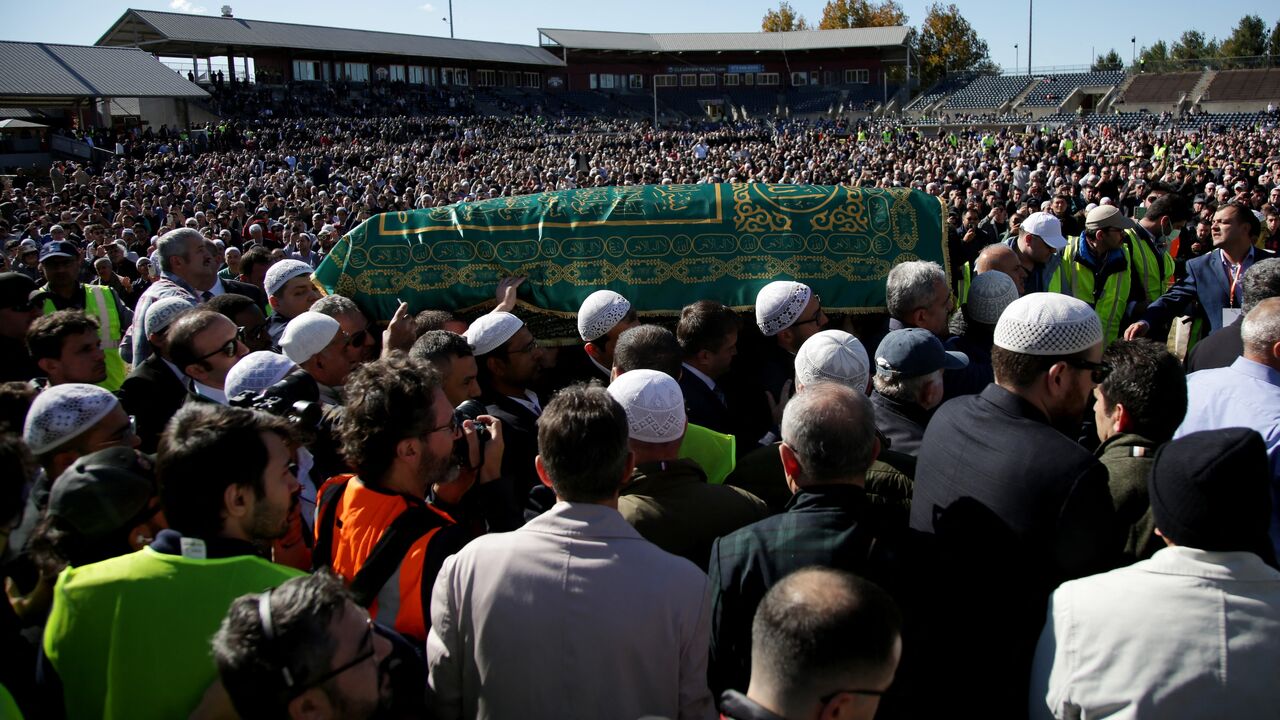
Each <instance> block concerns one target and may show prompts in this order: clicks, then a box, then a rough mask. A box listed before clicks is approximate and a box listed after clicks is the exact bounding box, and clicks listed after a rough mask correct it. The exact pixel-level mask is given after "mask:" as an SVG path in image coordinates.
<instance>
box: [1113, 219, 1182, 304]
mask: <svg viewBox="0 0 1280 720" xmlns="http://www.w3.org/2000/svg"><path fill="white" fill-rule="evenodd" d="M1124 234H1125V236H1126V237H1127V238H1128V239H1127V240H1126V241H1125V249H1126V250H1128V251H1129V256H1130V257H1132V258H1133V263H1134V265H1136V266H1137V270H1138V277H1140V278H1142V287H1143V290H1145V291H1146V294H1147V302H1155V301H1156V299H1157V298H1159V297H1160V296H1161V295H1163V294H1164V291H1165V290H1166V289H1167V288H1168V287H1169V285H1170V284H1171V283H1172V282H1173V258H1171V257H1169V253H1167V252H1158V251H1157V250H1156V249H1155V248H1154V247H1152V246H1151V243H1149V242H1147V241H1146V240H1143V239H1142V238H1140V237H1138V233H1136V232H1134V231H1133V230H1125V231H1124Z"/></svg>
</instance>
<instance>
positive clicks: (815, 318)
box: [791, 293, 822, 327]
mask: <svg viewBox="0 0 1280 720" xmlns="http://www.w3.org/2000/svg"><path fill="white" fill-rule="evenodd" d="M813 299H814V300H817V301H818V310H817V312H815V313H814V314H813V317H811V318H809V319H808V320H797V321H795V322H793V323H791V327H796V326H797V325H808V324H809V323H816V322H818V318H820V317H822V296H821V295H819V294H817V293H814V294H813Z"/></svg>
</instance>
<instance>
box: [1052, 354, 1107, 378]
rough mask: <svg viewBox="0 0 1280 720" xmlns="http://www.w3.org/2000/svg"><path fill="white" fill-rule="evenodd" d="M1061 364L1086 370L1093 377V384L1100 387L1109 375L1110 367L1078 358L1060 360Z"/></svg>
mask: <svg viewBox="0 0 1280 720" xmlns="http://www.w3.org/2000/svg"><path fill="white" fill-rule="evenodd" d="M1062 362H1065V363H1066V364H1068V365H1070V366H1071V367H1073V368H1077V369H1080V370H1088V371H1089V373H1090V375H1092V377H1093V382H1094V383H1096V384H1099V385H1101V384H1102V382H1103V381H1104V380H1106V379H1107V376H1108V375H1110V374H1111V371H1112V369H1113V368H1112V367H1111V366H1110V365H1108V364H1106V363H1104V362H1093V361H1092V360H1082V359H1080V358H1062Z"/></svg>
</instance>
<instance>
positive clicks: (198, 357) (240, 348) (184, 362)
mask: <svg viewBox="0 0 1280 720" xmlns="http://www.w3.org/2000/svg"><path fill="white" fill-rule="evenodd" d="M167 335H168V337H169V360H170V362H172V363H173V364H174V365H176V366H178V368H180V369H181V370H182V372H183V374H184V375H186V376H187V379H188V381H189V383H188V386H189V387H190V388H191V390H190V393H191V396H190V397H188V398H187V402H202V401H204V402H215V403H217V404H219V405H226V404H227V394H226V392H225V387H226V381H227V373H228V372H230V370H231V368H232V367H234V366H235V364H236V363H237V362H239V361H240V358H242V357H244V356H245V355H248V354H249V348H247V347H245V346H244V343H243V342H241V341H240V333H239V331H238V330H237V328H236V326H235V323H233V322H231V320H229V319H228V318H227V316H225V315H223V314H221V313H217V312H214V311H212V310H208V309H205V308H197V309H195V310H192V311H191V312H188V313H183V315H182V317H180V318H178V319H177V320H175V321H174V322H173V324H172V325H171V326H170V327H169V330H168V333H167Z"/></svg>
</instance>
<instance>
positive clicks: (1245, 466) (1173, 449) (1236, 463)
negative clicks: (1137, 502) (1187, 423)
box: [1147, 428, 1276, 566]
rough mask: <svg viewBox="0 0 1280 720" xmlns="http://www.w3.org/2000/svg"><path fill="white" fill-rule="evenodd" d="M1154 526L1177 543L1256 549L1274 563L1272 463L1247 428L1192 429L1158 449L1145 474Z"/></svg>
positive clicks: (1206, 547)
mask: <svg viewBox="0 0 1280 720" xmlns="http://www.w3.org/2000/svg"><path fill="white" fill-rule="evenodd" d="M1147 488H1148V492H1149V493H1150V496H1151V514H1152V516H1153V517H1154V519H1155V523H1156V527H1157V528H1159V529H1160V532H1161V533H1162V534H1163V535H1164V536H1165V537H1166V538H1168V539H1169V540H1171V541H1172V542H1174V543H1175V544H1177V545H1182V546H1185V547H1191V548H1197V549H1199V550H1214V551H1220V552H1225V551H1235V550H1244V551H1248V552H1253V553H1257V554H1258V555H1259V556H1260V557H1262V559H1263V560H1265V561H1267V563H1268V564H1270V565H1273V566H1274V565H1275V562H1276V560H1275V549H1274V548H1273V547H1272V545H1271V538H1270V536H1269V535H1268V529H1269V528H1270V526H1271V469H1270V467H1269V465H1268V463H1267V448H1266V445H1264V444H1263V442H1262V436H1261V435H1259V434H1258V433H1257V432H1255V431H1253V430H1250V429H1249V428H1225V429H1222V430H1205V431H1203V432H1197V433H1191V434H1190V435H1186V436H1184V437H1181V438H1178V439H1177V440H1173V441H1171V442H1168V443H1165V444H1164V446H1163V447H1161V448H1160V450H1159V451H1157V452H1156V457H1155V462H1153V463H1152V464H1151V475H1150V477H1149V478H1148V480H1147Z"/></svg>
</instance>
